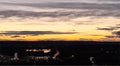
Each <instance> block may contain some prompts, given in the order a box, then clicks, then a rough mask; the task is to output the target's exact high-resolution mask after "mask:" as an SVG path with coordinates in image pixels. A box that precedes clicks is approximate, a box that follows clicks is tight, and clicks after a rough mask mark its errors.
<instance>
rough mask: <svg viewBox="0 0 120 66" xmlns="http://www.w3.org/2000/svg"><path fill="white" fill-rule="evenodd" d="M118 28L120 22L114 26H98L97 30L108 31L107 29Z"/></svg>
mask: <svg viewBox="0 0 120 66" xmlns="http://www.w3.org/2000/svg"><path fill="white" fill-rule="evenodd" d="M119 28H120V24H117V25H115V26H107V27H105V28H100V27H98V28H97V30H106V31H109V30H118V29H119Z"/></svg>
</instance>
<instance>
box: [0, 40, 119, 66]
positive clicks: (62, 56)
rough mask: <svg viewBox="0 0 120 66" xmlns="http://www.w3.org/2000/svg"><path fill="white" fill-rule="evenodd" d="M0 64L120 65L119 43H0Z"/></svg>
mask: <svg viewBox="0 0 120 66" xmlns="http://www.w3.org/2000/svg"><path fill="white" fill-rule="evenodd" d="M44 49H47V50H44ZM49 49H50V50H51V51H48V50H49ZM43 50H44V51H46V52H43ZM55 55H56V56H55ZM0 64H2V65H14V64H15V65H16V64H17V65H26V64H27V65H28V64H30V65H43V64H45V65H56V64H60V65H120V42H79V41H78V42H77V41H41V42H22V41H19V42H18V41H16V42H15V41H11V42H10V41H1V42H0Z"/></svg>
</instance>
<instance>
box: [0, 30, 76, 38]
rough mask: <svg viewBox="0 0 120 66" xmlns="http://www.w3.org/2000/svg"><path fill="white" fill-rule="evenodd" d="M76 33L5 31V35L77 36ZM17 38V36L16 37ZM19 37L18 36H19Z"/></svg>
mask: <svg viewBox="0 0 120 66" xmlns="http://www.w3.org/2000/svg"><path fill="white" fill-rule="evenodd" d="M75 33H76V32H54V31H5V32H1V33H0V34H5V35H44V34H75ZM15 37H16V36H15ZM17 37H18V36H17Z"/></svg>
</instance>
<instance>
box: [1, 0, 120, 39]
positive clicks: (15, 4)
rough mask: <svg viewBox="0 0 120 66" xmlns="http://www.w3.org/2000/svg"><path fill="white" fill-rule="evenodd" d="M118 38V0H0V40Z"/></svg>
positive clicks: (119, 27)
mask: <svg viewBox="0 0 120 66" xmlns="http://www.w3.org/2000/svg"><path fill="white" fill-rule="evenodd" d="M8 40H10V41H48V40H50V41H59V40H62V41H120V0H0V41H8Z"/></svg>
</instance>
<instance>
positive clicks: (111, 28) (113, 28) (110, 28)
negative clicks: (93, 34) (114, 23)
mask: <svg viewBox="0 0 120 66" xmlns="http://www.w3.org/2000/svg"><path fill="white" fill-rule="evenodd" d="M97 30H116V28H115V27H106V28H99V27H98V28H97Z"/></svg>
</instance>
